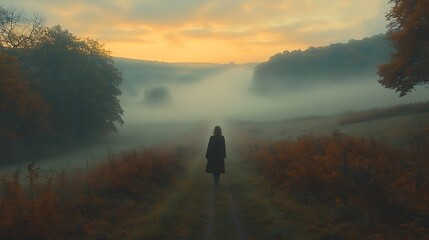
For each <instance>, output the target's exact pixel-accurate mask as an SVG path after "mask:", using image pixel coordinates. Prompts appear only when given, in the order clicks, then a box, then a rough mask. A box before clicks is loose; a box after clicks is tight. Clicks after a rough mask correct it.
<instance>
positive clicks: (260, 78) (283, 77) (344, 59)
mask: <svg viewBox="0 0 429 240" xmlns="http://www.w3.org/2000/svg"><path fill="white" fill-rule="evenodd" d="M392 51H393V47H392V45H391V44H390V42H389V41H388V40H387V39H386V38H385V35H382V34H380V35H375V36H373V37H369V38H364V39H362V40H350V41H349V42H348V43H345V44H342V43H336V44H331V45H329V46H325V47H310V48H308V49H306V50H305V51H302V50H295V51H292V52H289V51H285V52H283V53H278V54H276V55H274V56H272V57H270V59H269V61H267V62H264V63H260V64H259V65H257V66H256V67H255V71H254V76H253V89H254V90H255V91H257V92H265V93H267V92H273V91H275V90H281V91H285V90H296V89H302V88H306V87H309V86H311V87H314V85H318V84H324V83H332V82H344V81H355V80H357V79H359V78H362V77H368V76H371V77H376V72H377V69H376V67H377V65H379V64H381V63H384V62H387V61H388V60H389V54H390V53H391V52H392Z"/></svg>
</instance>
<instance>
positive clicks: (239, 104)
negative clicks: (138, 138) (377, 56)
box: [121, 66, 428, 128]
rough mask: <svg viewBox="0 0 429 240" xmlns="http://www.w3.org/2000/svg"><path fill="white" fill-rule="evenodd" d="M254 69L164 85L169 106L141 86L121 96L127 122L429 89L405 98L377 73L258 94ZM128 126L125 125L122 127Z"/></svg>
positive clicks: (330, 103) (289, 113)
mask: <svg viewBox="0 0 429 240" xmlns="http://www.w3.org/2000/svg"><path fill="white" fill-rule="evenodd" d="M252 76H253V68H252V67H248V66H236V67H232V68H228V69H226V70H225V71H223V72H220V73H218V74H215V75H210V76H207V77H205V78H202V79H201V80H199V81H194V82H192V83H187V84H178V83H169V84H164V85H162V87H165V88H167V89H168V90H169V92H170V96H171V104H169V105H164V106H153V107H152V106H147V105H144V104H142V99H143V98H144V93H145V92H146V91H147V89H149V88H151V87H153V85H141V86H140V89H138V88H137V89H136V90H137V91H138V92H139V94H138V95H137V96H135V95H133V96H128V95H126V94H124V95H123V96H122V98H121V103H122V106H123V108H124V111H125V116H124V120H125V122H126V124H131V125H134V124H136V123H155V122H156V123H172V122H181V123H183V122H198V121H214V122H216V121H222V120H225V119H240V120H251V121H280V120H283V119H289V118H295V117H302V116H307V115H332V114H339V113H342V112H344V111H349V110H363V109H369V108H373V107H384V106H391V105H395V104H399V103H409V102H416V101H426V100H428V98H427V89H424V88H420V89H418V90H416V91H414V92H412V93H410V94H409V95H407V96H405V97H398V94H397V93H395V92H394V91H393V90H389V89H385V88H384V87H382V86H381V85H380V84H379V83H378V82H377V77H376V76H375V74H374V76H373V77H368V76H365V77H362V78H359V77H357V78H356V80H354V81H345V83H338V82H335V83H331V84H326V83H325V84H323V85H317V84H315V85H314V86H313V87H307V88H301V89H300V90H295V91H288V89H281V90H277V91H276V92H277V93H276V94H272V95H267V94H265V95H259V94H257V93H254V92H252V91H251V87H252ZM279 91H281V92H282V93H281V94H278V92H279ZM125 128H126V126H125Z"/></svg>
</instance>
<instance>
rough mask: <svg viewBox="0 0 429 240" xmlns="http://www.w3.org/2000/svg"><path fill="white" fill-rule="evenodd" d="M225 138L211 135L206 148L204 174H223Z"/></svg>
mask: <svg viewBox="0 0 429 240" xmlns="http://www.w3.org/2000/svg"><path fill="white" fill-rule="evenodd" d="M225 158H226V149H225V138H224V136H222V135H213V136H211V137H210V140H209V145H208V146H207V152H206V159H207V166H206V172H208V173H225V161H224V160H225Z"/></svg>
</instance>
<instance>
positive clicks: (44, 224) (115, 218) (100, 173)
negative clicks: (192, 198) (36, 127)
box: [0, 146, 190, 239]
mask: <svg viewBox="0 0 429 240" xmlns="http://www.w3.org/2000/svg"><path fill="white" fill-rule="evenodd" d="M189 151H190V149H189V148H187V147H173V146H170V147H166V148H164V149H163V150H160V149H148V150H145V151H143V152H136V151H134V152H123V153H121V154H113V153H109V154H108V156H107V157H106V159H105V161H104V163H100V164H97V165H95V166H94V167H91V168H89V169H87V170H86V171H83V170H75V171H74V172H67V171H65V170H62V171H60V172H59V173H50V174H47V175H45V176H42V175H41V173H40V171H39V169H38V168H36V167H35V166H34V164H30V165H29V166H28V169H27V172H28V174H27V176H26V177H27V178H26V179H27V180H26V182H25V183H22V182H21V181H22V179H21V178H22V176H21V175H22V174H20V172H19V170H18V171H17V172H16V173H15V174H14V175H13V176H4V177H2V186H3V191H2V193H1V195H0V239H107V238H108V239H116V238H120V236H122V235H121V234H122V233H121V232H119V233H118V232H113V231H115V229H116V231H118V230H117V229H122V230H121V231H126V230H127V226H123V225H124V224H126V223H127V220H129V219H130V218H132V216H133V215H135V214H141V211H142V204H149V202H150V201H151V198H152V197H151V196H150V195H151V194H153V193H154V192H155V191H156V189H159V188H163V187H166V186H168V185H169V184H171V183H172V181H173V178H174V177H175V176H176V177H177V175H178V174H179V173H180V172H181V169H182V168H183V160H184V159H185V157H186V156H188V154H189Z"/></svg>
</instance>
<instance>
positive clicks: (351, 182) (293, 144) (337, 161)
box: [241, 132, 429, 233]
mask: <svg viewBox="0 0 429 240" xmlns="http://www.w3.org/2000/svg"><path fill="white" fill-rule="evenodd" d="M428 133H429V132H428ZM428 137H429V134H428ZM241 149H242V153H243V154H245V158H246V159H248V160H249V161H251V162H253V163H254V164H256V165H257V168H258V169H260V170H262V171H263V173H264V174H265V175H266V176H267V178H268V179H269V180H270V181H272V183H273V184H275V185H277V186H280V187H281V188H283V189H285V190H286V191H287V192H289V193H290V194H291V195H292V196H295V197H296V198H297V199H299V200H301V201H318V202H321V203H323V204H330V205H332V206H335V205H338V204H348V205H352V206H358V207H359V208H360V209H366V210H368V212H371V214H374V215H376V216H378V217H381V218H382V219H384V220H386V221H387V222H391V223H393V224H396V225H395V226H399V225H401V226H407V227H410V226H414V230H415V229H417V227H416V226H420V227H421V226H426V225H425V224H427V222H428V221H429V161H428V160H429V159H428V156H429V146H428V145H426V148H425V150H423V151H421V152H419V151H404V150H401V151H400V150H396V149H394V148H392V147H390V146H388V145H386V144H382V143H378V142H376V141H375V140H374V139H358V138H355V137H351V136H346V135H343V134H341V133H339V132H334V133H332V134H331V135H329V136H319V137H315V136H302V137H300V138H298V139H296V140H284V141H278V142H274V143H266V142H254V143H252V144H249V145H248V146H245V147H243V146H242V148H241ZM423 229H424V231H426V233H428V229H427V226H426V227H423ZM416 231H417V230H416Z"/></svg>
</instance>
